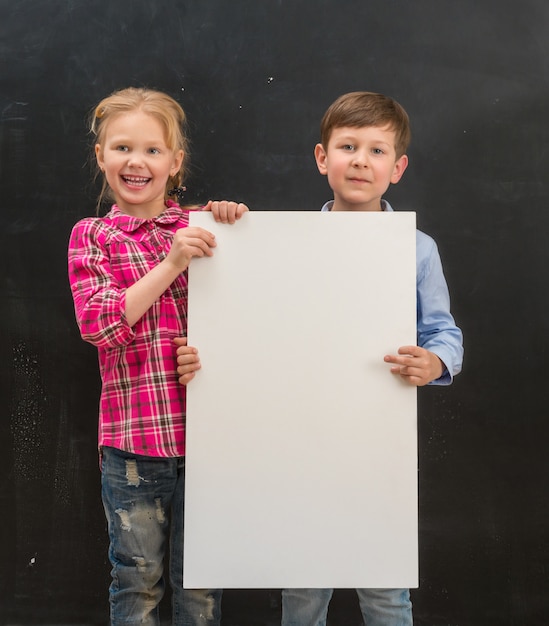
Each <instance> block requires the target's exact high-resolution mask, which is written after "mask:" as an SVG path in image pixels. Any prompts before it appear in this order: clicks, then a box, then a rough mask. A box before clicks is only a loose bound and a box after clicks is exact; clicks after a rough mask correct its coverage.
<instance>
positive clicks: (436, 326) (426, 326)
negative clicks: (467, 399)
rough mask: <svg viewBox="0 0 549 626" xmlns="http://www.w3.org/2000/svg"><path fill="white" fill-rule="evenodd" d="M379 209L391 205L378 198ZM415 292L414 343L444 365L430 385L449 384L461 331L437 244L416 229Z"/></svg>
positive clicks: (458, 356)
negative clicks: (415, 338) (456, 321)
mask: <svg viewBox="0 0 549 626" xmlns="http://www.w3.org/2000/svg"><path fill="white" fill-rule="evenodd" d="M333 204H334V201H333V200H331V201H330V202H327V203H326V204H325V205H324V206H323V207H322V211H331V209H332V206H333ZM381 208H382V210H383V211H392V210H393V209H392V207H391V205H390V204H389V203H388V202H387V201H386V200H382V201H381ZM416 293H417V345H418V346H420V347H421V348H425V349H426V350H429V351H430V352H433V353H434V354H436V355H437V356H438V357H439V359H440V360H441V361H442V362H443V363H444V366H445V369H444V371H443V373H442V376H441V377H440V378H437V379H436V380H433V381H432V382H431V383H430V384H432V385H449V384H450V383H451V382H452V380H453V378H454V376H455V375H456V374H459V372H460V371H461V364H462V361H463V335H462V333H461V330H460V329H459V328H458V327H457V326H456V323H455V321H454V318H453V316H452V314H451V313H450V294H449V293H448V285H447V284H446V279H445V278H444V272H443V270H442V262H441V260H440V254H439V252H438V248H437V244H436V243H435V240H434V239H433V238H432V237H429V235H426V234H425V233H424V232H422V231H420V230H416Z"/></svg>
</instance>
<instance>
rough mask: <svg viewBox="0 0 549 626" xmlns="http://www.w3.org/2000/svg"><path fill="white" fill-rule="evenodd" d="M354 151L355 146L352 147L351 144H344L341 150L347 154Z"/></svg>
mask: <svg viewBox="0 0 549 626" xmlns="http://www.w3.org/2000/svg"><path fill="white" fill-rule="evenodd" d="M354 149H355V146H353V144H352V143H346V144H345V145H344V146H343V150H347V151H348V152H352V151H353V150H354Z"/></svg>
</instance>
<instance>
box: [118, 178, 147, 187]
mask: <svg viewBox="0 0 549 626" xmlns="http://www.w3.org/2000/svg"><path fill="white" fill-rule="evenodd" d="M121 178H122V180H123V181H124V182H125V183H126V184H127V185H130V186H131V187H144V186H145V185H146V184H147V183H148V182H149V181H150V180H151V179H150V178H145V177H144V176H122V177H121Z"/></svg>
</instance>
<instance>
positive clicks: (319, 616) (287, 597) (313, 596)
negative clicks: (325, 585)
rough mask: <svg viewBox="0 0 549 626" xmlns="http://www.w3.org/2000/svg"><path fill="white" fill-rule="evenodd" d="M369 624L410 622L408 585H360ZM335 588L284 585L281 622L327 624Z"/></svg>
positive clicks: (403, 625)
mask: <svg viewBox="0 0 549 626" xmlns="http://www.w3.org/2000/svg"><path fill="white" fill-rule="evenodd" d="M356 592H357V594H358V601H359V604H360V610H361V611H362V617H363V619H364V623H365V624H366V626H411V625H412V624H413V619H412V603H411V602H410V592H409V591H408V589H357V590H356ZM332 593H333V589H284V590H283V592H282V626H326V617H327V615H328V605H329V603H330V599H331V598H332Z"/></svg>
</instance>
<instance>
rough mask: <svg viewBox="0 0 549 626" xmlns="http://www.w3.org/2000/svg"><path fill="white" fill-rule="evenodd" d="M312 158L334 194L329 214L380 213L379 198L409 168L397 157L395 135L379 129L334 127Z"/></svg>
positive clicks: (375, 127)
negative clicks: (337, 212)
mask: <svg viewBox="0 0 549 626" xmlns="http://www.w3.org/2000/svg"><path fill="white" fill-rule="evenodd" d="M315 159H316V164H317V166H318V170H319V172H320V173H321V174H324V175H325V176H327V177H328V183H329V185H330V187H331V188H332V191H333V192H334V206H333V208H332V211H380V210H381V196H382V195H383V194H384V193H385V192H386V191H387V189H388V187H389V185H390V184H391V183H393V184H395V183H397V182H398V181H399V180H400V178H401V177H402V174H404V170H405V169H406V167H407V165H408V157H407V156H406V155H403V156H401V157H399V158H398V159H397V158H396V152H395V132H394V131H393V130H391V129H389V128H388V127H378V126H361V127H359V128H354V127H348V126H343V127H341V128H334V129H333V131H332V135H331V137H330V140H329V142H328V146H327V147H326V149H325V148H324V147H323V146H322V144H317V145H316V147H315Z"/></svg>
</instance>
